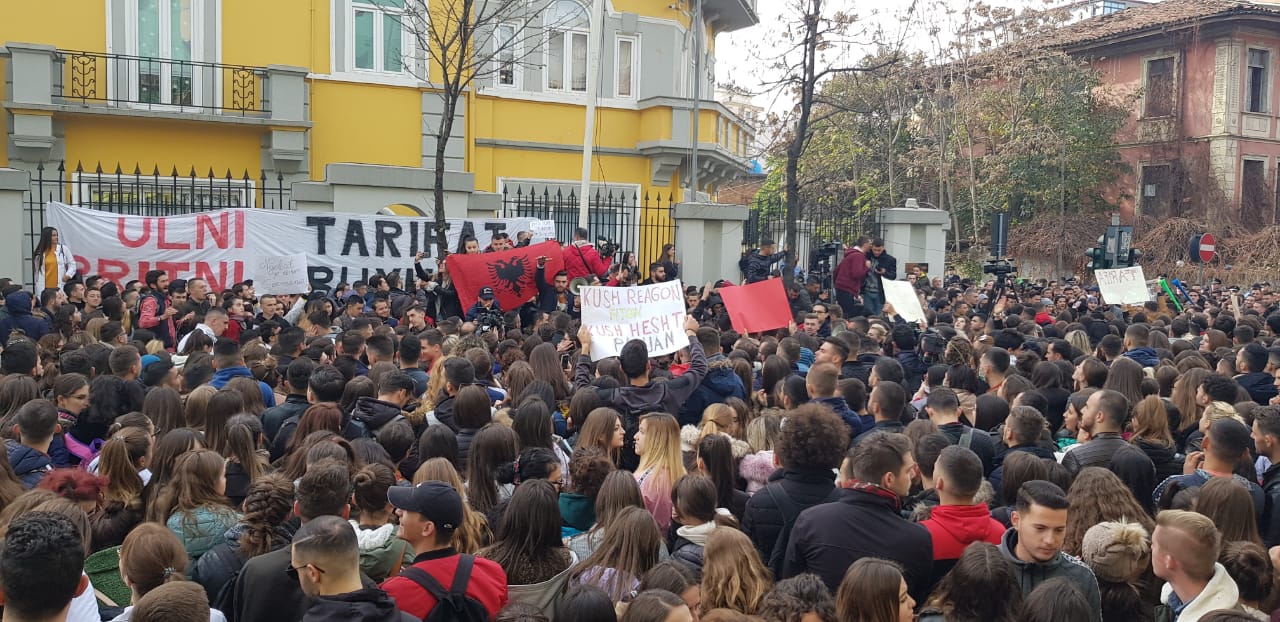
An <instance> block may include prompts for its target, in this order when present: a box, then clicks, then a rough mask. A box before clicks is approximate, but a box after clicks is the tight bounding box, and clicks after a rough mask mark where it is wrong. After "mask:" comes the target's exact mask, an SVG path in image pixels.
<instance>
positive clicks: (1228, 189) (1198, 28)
mask: <svg viewBox="0 0 1280 622" xmlns="http://www.w3.org/2000/svg"><path fill="white" fill-rule="evenodd" d="M1054 39H1055V40H1054V41H1053V42H1052V43H1053V44H1055V45H1060V46H1062V47H1063V48H1064V49H1065V50H1066V51H1068V52H1070V53H1071V54H1073V55H1076V56H1079V57H1084V58H1088V59H1089V60H1090V62H1091V63H1092V64H1093V65H1094V66H1095V67H1097V68H1098V70H1100V71H1101V72H1102V75H1103V81H1104V82H1105V83H1106V84H1107V85H1109V87H1110V88H1111V89H1112V90H1113V92H1118V93H1130V94H1133V93H1138V94H1139V97H1138V99H1137V100H1136V104H1135V106H1134V112H1133V114H1132V115H1131V116H1130V119H1129V122H1128V123H1127V124H1126V126H1125V127H1124V128H1123V129H1122V130H1121V131H1120V132H1118V133H1117V134H1116V142H1117V143H1118V144H1119V145H1120V152H1121V154H1122V156H1123V158H1124V159H1125V161H1126V162H1128V163H1129V164H1130V165H1131V166H1132V167H1133V171H1132V173H1131V174H1129V175H1127V176H1126V177H1125V178H1123V179H1122V180H1120V181H1119V182H1118V183H1117V185H1116V187H1115V188H1113V190H1112V192H1111V195H1112V198H1114V199H1115V200H1117V201H1118V202H1119V203H1120V205H1121V213H1122V214H1123V215H1124V217H1125V219H1126V220H1131V219H1132V218H1133V216H1134V215H1135V214H1139V215H1143V216H1152V217H1156V218H1166V217H1170V216H1189V217H1197V218H1209V219H1213V218H1223V217H1232V218H1238V219H1239V220H1240V221H1241V222H1242V223H1243V224H1246V225H1249V226H1254V225H1261V224H1273V223H1275V222H1276V216H1277V195H1276V183H1275V180H1276V178H1277V174H1278V172H1280V171H1278V168H1280V89H1278V88H1277V85H1278V83H1280V74H1278V73H1277V66H1278V63H1280V7H1277V6H1268V5H1261V4H1254V3H1250V2H1237V1H1232V0H1165V1H1164V2H1161V3H1158V4H1153V5H1148V6H1142V7H1135V8H1130V9H1127V10H1124V11H1120V12H1118V13H1114V14H1111V15H1105V16H1102V17H1097V18H1093V19H1089V20H1085V21H1083V22H1078V23H1076V24H1072V25H1071V26H1068V27H1066V28H1064V29H1062V30H1061V31H1060V32H1059V36H1058V37H1055V38H1054Z"/></svg>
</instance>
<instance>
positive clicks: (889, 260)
mask: <svg viewBox="0 0 1280 622" xmlns="http://www.w3.org/2000/svg"><path fill="white" fill-rule="evenodd" d="M867 259H868V260H870V261H871V271H870V272H868V273H867V278H866V279H865V280H864V281H863V282H862V306H864V307H866V309H867V316H873V315H880V310H881V309H883V308H884V285H883V283H882V281H893V280H895V279H897V278H898V260H897V259H895V258H894V257H893V255H890V254H889V253H886V252H885V251H884V240H882V239H880V238H876V239H874V240H872V241H871V255H869V256H868V257H867Z"/></svg>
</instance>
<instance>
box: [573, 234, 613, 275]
mask: <svg viewBox="0 0 1280 622" xmlns="http://www.w3.org/2000/svg"><path fill="white" fill-rule="evenodd" d="M612 263H613V259H608V260H605V259H603V258H602V257H600V251H597V250H596V247H594V246H592V245H591V244H590V243H588V242H582V243H581V244H579V243H576V242H575V243H572V244H566V245H565V247H564V271H565V272H567V273H568V274H569V280H573V279H576V278H578V277H583V278H586V277H589V276H591V275H597V276H601V277H603V276H605V275H606V274H608V273H609V266H610V264H612Z"/></svg>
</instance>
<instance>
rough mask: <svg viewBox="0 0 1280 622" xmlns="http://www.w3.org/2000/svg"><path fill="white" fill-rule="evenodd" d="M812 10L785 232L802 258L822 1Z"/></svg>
mask: <svg viewBox="0 0 1280 622" xmlns="http://www.w3.org/2000/svg"><path fill="white" fill-rule="evenodd" d="M808 5H809V10H808V11H807V12H806V14H805V16H804V22H805V23H804V28H805V31H804V44H803V45H804V63H803V65H804V66H803V68H802V71H803V76H802V77H801V81H800V109H799V112H798V114H797V117H796V131H795V135H794V136H792V137H791V144H790V145H788V146H787V165H786V185H785V187H786V192H785V193H786V202H787V222H786V227H785V229H784V231H785V234H784V237H785V238H786V243H785V247H784V248H785V249H789V250H790V251H791V252H792V253H793V254H794V255H799V244H798V242H799V239H798V238H799V231H798V225H799V221H800V178H799V172H800V156H801V155H802V154H803V153H804V144H805V138H806V137H807V136H808V134H809V115H810V113H811V112H812V111H813V92H814V89H815V86H816V85H815V82H817V78H816V75H817V56H818V28H819V26H820V19H821V17H822V0H808ZM797 259H798V257H793V258H790V261H788V262H787V265H788V268H787V270H786V272H784V273H783V275H782V278H783V282H784V283H787V284H790V283H792V282H793V281H794V280H795V277H794V275H795V265H796V264H797V263H798V261H797Z"/></svg>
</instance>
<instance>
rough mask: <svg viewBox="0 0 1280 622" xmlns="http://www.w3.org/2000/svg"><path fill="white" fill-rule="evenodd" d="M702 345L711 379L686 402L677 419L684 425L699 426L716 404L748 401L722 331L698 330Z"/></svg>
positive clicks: (703, 380)
mask: <svg viewBox="0 0 1280 622" xmlns="http://www.w3.org/2000/svg"><path fill="white" fill-rule="evenodd" d="M697 339H698V343H700V344H702V351H703V353H704V354H706V355H707V375H706V377H704V378H703V379H702V382H701V383H699V384H698V387H697V388H696V389H694V391H693V395H690V396H689V399H688V400H685V403H684V406H681V407H680V412H679V413H678V414H677V415H676V419H678V420H679V421H680V425H682V426H683V425H698V423H699V422H700V421H701V420H702V411H703V410H706V408H707V406H710V405H712V404H723V403H724V402H725V400H727V399H729V398H731V397H736V398H738V399H740V400H745V399H747V390H746V387H743V386H742V378H740V377H738V374H736V373H734V371H733V365H732V363H731V362H730V361H729V359H728V358H727V357H725V355H724V351H723V350H721V349H720V331H717V330H716V329H714V328H711V327H709V326H704V327H702V328H699V329H698V336H697Z"/></svg>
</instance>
